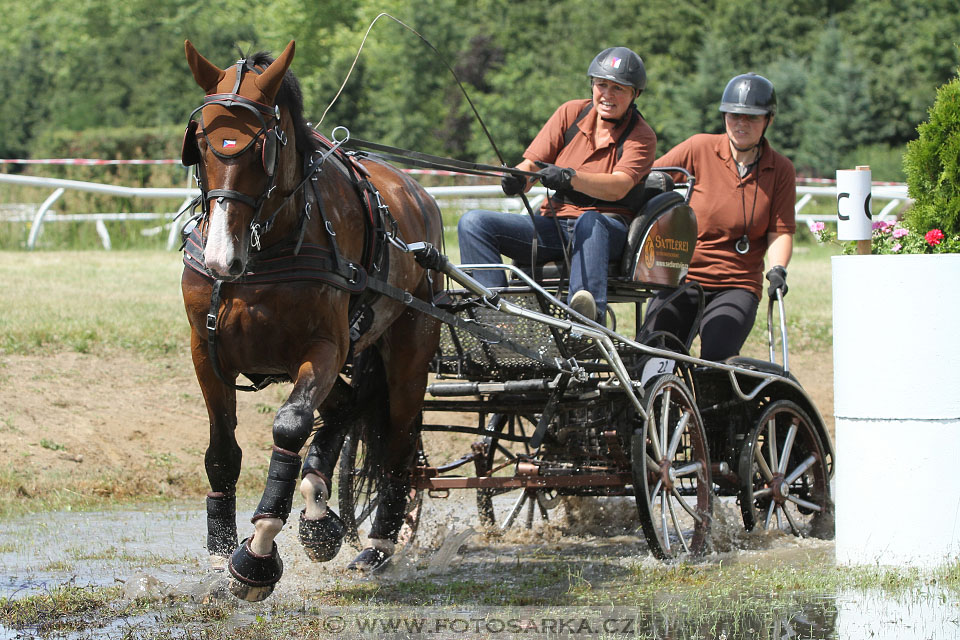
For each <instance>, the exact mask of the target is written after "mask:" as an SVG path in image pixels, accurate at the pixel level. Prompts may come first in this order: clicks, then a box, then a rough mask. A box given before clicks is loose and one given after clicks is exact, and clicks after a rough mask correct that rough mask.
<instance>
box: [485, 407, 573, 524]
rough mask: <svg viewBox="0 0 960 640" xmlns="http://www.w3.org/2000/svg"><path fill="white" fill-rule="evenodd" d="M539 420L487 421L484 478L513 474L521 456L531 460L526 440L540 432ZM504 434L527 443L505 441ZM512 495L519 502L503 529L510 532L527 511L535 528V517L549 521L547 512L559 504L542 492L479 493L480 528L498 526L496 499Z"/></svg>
mask: <svg viewBox="0 0 960 640" xmlns="http://www.w3.org/2000/svg"><path fill="white" fill-rule="evenodd" d="M538 420H539V416H535V415H532V416H521V415H516V414H510V413H495V414H493V415H492V416H490V419H489V420H488V421H487V428H486V430H487V431H489V432H491V435H488V436H486V437H485V438H484V439H483V443H482V445H483V452H484V454H483V455H484V458H483V465H484V466H483V467H482V468H483V470H484V471H483V473H484V475H492V476H496V475H500V476H502V475H505V474H513V473H514V472H515V470H516V466H517V459H518V458H519V457H520V456H521V455H527V456H529V455H530V454H531V453H532V450H531V449H530V445H529V444H527V442H526V440H527V439H529V438H530V436H532V435H533V432H534V430H535V429H536V428H537V422H538ZM501 434H508V435H517V436H521V437H523V438H524V440H525V441H524V442H514V441H512V440H502V439H501V438H500V435H501ZM508 492H515V493H516V500H515V501H514V503H513V509H511V510H510V511H509V512H507V514H506V515H505V516H504V521H503V523H502V524H501V528H503V529H506V528H507V527H509V526H510V525H512V524H513V522H514V521H515V519H516V517H517V516H518V515H520V514H521V512H522V511H524V507H525V508H526V515H525V518H526V526H527V528H528V529H529V528H530V527H532V526H533V516H534V515H535V513H539V514H540V517H541V518H543V519H544V520H547V519H548V516H547V511H548V510H549V509H552V508H553V507H555V506H556V505H557V503H558V502H559V496H558V495H557V494H556V492H554V491H551V490H542V489H526V490H524V491H518V490H517V489H477V511H478V512H479V514H480V524H481V525H483V526H488V527H492V526H494V525H495V524H496V523H497V517H496V513H495V511H494V506H493V498H494V496H497V495H501V494H505V493H508Z"/></svg>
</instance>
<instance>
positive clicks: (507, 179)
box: [500, 173, 527, 196]
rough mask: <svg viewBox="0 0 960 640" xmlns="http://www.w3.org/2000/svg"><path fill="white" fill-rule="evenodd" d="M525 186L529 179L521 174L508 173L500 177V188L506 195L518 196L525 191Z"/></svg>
mask: <svg viewBox="0 0 960 640" xmlns="http://www.w3.org/2000/svg"><path fill="white" fill-rule="evenodd" d="M525 186H527V179H526V178H523V177H521V176H515V175H513V174H512V173H508V174H506V175H505V176H503V177H502V178H500V188H501V189H503V193H504V195H508V196H518V195H520V194H521V193H523V188H524V187H525Z"/></svg>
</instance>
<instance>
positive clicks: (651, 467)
mask: <svg viewBox="0 0 960 640" xmlns="http://www.w3.org/2000/svg"><path fill="white" fill-rule="evenodd" d="M644 459H645V460H646V463H647V470H648V471H652V472H654V473H659V472H660V463H658V462H657V461H656V460H654V459H653V458H652V457H650V454H649V453H648V454H646V455H645V456H644Z"/></svg>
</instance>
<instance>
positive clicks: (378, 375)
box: [352, 346, 390, 478]
mask: <svg viewBox="0 0 960 640" xmlns="http://www.w3.org/2000/svg"><path fill="white" fill-rule="evenodd" d="M352 386H353V388H354V392H355V396H354V402H355V403H356V404H355V406H356V407H358V408H359V409H360V420H359V426H360V438H361V440H362V442H363V444H364V448H365V455H364V458H363V462H362V464H361V468H360V473H362V474H363V475H364V476H365V477H367V478H379V477H380V476H381V475H382V472H383V464H384V461H385V460H386V455H387V437H386V431H387V429H386V425H387V424H388V423H389V421H390V394H389V393H388V392H387V371H386V368H385V367H384V364H383V357H382V356H381V355H380V350H379V349H377V348H376V347H375V346H370V347H368V348H366V349H364V350H363V351H361V352H360V353H359V354H357V355H355V356H354V359H353V380H352Z"/></svg>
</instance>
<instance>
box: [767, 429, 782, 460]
mask: <svg viewBox="0 0 960 640" xmlns="http://www.w3.org/2000/svg"><path fill="white" fill-rule="evenodd" d="M767 447H769V448H770V468H771V469H779V468H780V463H779V462H778V457H777V453H778V450H777V418H776V417H775V416H770V419H769V420H767Z"/></svg>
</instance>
